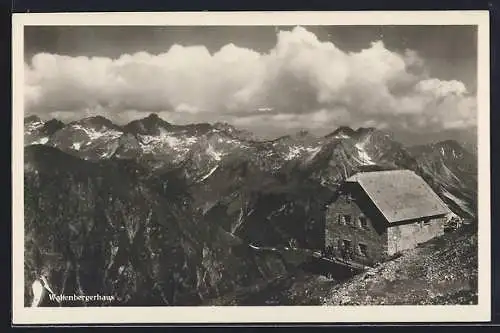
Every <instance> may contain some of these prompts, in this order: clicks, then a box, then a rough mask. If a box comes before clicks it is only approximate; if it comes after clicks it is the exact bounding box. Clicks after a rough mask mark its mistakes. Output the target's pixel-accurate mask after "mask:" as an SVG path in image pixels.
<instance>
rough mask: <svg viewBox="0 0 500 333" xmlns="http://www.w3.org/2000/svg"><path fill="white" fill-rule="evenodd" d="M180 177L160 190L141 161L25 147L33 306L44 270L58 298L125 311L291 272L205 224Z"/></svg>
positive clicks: (166, 180)
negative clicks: (79, 297)
mask: <svg viewBox="0 0 500 333" xmlns="http://www.w3.org/2000/svg"><path fill="white" fill-rule="evenodd" d="M174 176H175V175H164V176H163V178H162V180H163V183H159V182H158V179H149V178H147V173H145V172H144V170H143V168H141V166H140V165H138V164H136V163H135V162H133V161H123V160H110V161H104V162H99V163H91V162H87V161H83V160H81V159H78V158H76V157H73V156H71V155H69V154H66V153H64V152H62V151H60V150H58V149H55V148H52V147H48V146H42V145H32V146H29V147H26V148H25V203H24V205H25V232H26V234H25V242H26V244H25V248H26V261H25V276H26V296H27V299H26V301H28V299H29V297H30V288H29V286H30V281H33V279H34V277H35V276H36V275H37V274H40V272H41V271H46V272H50V281H51V284H52V287H53V289H54V291H55V292H56V293H69V294H71V293H72V292H80V293H83V294H86V295H93V294H96V293H99V294H108V295H114V296H115V297H116V302H117V304H122V305H155V304H158V305H172V304H177V305H182V304H184V305H187V304H198V303H199V302H200V301H201V300H202V299H204V298H210V297H216V296H219V295H220V294H221V293H224V292H227V291H229V290H231V289H232V288H234V287H235V286H239V285H245V284H249V283H251V282H252V281H255V280H257V279H264V280H265V279H269V278H272V277H273V276H274V275H276V274H281V273H283V270H284V269H285V268H284V266H283V262H282V261H280V259H279V258H272V257H271V258H266V257H262V256H260V255H255V254H253V253H252V252H251V251H248V249H246V246H245V245H244V244H242V242H241V241H240V240H239V239H238V238H237V237H234V236H232V235H230V234H228V233H227V232H225V231H223V230H222V229H221V228H219V227H217V226H215V225H211V224H208V223H204V222H203V221H202V219H201V217H199V216H198V215H197V214H196V213H195V212H194V211H192V209H191V207H190V203H189V201H188V200H187V199H188V198H189V195H188V194H187V193H185V192H184V191H183V188H185V187H183V186H182V180H180V179H175V178H174ZM175 184H177V185H175ZM169 187H173V188H172V190H170V189H168V188H169ZM162 191H163V192H162ZM165 192H167V193H169V195H165Z"/></svg>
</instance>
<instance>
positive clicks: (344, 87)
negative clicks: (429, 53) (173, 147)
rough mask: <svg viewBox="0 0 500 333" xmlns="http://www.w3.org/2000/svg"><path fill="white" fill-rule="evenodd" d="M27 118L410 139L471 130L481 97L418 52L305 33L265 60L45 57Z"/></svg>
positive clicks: (194, 52) (236, 52)
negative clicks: (367, 131) (151, 121)
mask: <svg viewBox="0 0 500 333" xmlns="http://www.w3.org/2000/svg"><path fill="white" fill-rule="evenodd" d="M24 94H25V95H24V96H25V109H26V112H27V113H38V114H47V115H58V116H61V117H62V118H71V117H74V118H79V117H81V116H82V115H88V114H93V113H94V114H95V113H100V114H104V115H105V116H108V117H110V118H112V119H120V120H122V121H123V120H125V119H126V116H125V115H130V114H133V115H136V116H137V115H140V114H142V113H149V112H158V113H161V114H165V115H166V117H167V118H170V119H173V120H181V121H182V120H184V122H190V121H219V120H223V121H225V120H228V121H231V122H233V123H235V124H236V125H242V126H246V127H250V128H268V127H269V128H273V127H274V128H280V127H281V128H289V129H296V128H309V129H313V130H315V129H325V128H330V129H331V128H332V127H335V126H338V125H350V126H361V125H363V124H367V123H370V124H374V125H375V126H381V127H388V128H391V127H392V128H399V129H400V128H407V129H408V130H414V131H424V132H425V131H436V130H440V129H466V128H469V127H474V126H475V123H476V98H475V97H474V96H472V95H470V94H469V93H468V91H467V88H466V86H465V85H464V84H463V83H462V82H459V81H455V80H451V81H446V80H440V79H438V78H433V77H432V76H431V75H429V74H428V72H427V70H426V68H425V61H424V59H421V58H420V57H419V56H418V54H417V53H416V52H414V51H411V50H407V51H406V52H404V53H402V54H400V53H397V52H394V51H391V50H389V49H387V48H386V47H385V46H384V43H383V42H382V41H374V42H373V43H372V44H371V45H367V47H366V48H365V49H364V50H361V51H359V52H347V51H344V50H341V49H339V48H338V47H337V46H336V45H335V44H333V43H331V42H325V41H320V40H318V38H317V37H316V36H315V35H314V34H313V33H311V32H309V31H307V30H306V29H304V28H302V27H296V28H294V29H293V30H291V31H280V32H279V33H278V35H277V42H276V45H275V46H274V47H273V48H272V49H271V50H270V51H269V52H267V53H259V52H256V51H254V50H250V49H246V48H242V47H238V46H236V45H234V44H228V45H225V46H224V47H222V48H221V49H220V50H218V51H217V52H215V53H210V52H209V51H208V49H207V48H206V47H204V46H189V47H185V46H181V45H173V46H172V47H171V48H170V49H168V50H166V51H165V52H164V53H161V54H157V55H153V54H149V53H147V52H139V53H136V54H124V55H122V56H120V57H119V58H117V59H110V58H105V57H70V56H63V55H57V54H48V53H39V54H36V55H35V56H33V58H32V59H28V63H26V64H25V87H24Z"/></svg>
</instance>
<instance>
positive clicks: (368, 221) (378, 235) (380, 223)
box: [324, 170, 451, 264]
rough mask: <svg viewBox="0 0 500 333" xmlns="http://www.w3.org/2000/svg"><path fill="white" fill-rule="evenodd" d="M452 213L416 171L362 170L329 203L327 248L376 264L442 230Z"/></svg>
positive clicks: (330, 252)
mask: <svg viewBox="0 0 500 333" xmlns="http://www.w3.org/2000/svg"><path fill="white" fill-rule="evenodd" d="M450 213H451V211H450V210H449V208H448V207H447V206H446V204H445V203H444V202H443V201H442V200H441V199H440V198H439V196H438V195H437V194H436V193H435V192H434V191H433V190H432V189H431V188H430V186H429V185H428V184H427V183H426V182H425V181H424V180H423V179H422V178H421V177H420V176H418V175H417V174H415V173H414V172H413V171H410V170H389V171H372V172H360V173H357V174H355V175H353V176H352V177H350V178H348V179H346V180H345V182H344V183H343V184H342V185H341V186H340V189H339V191H338V193H337V195H336V196H335V198H334V199H333V201H332V202H331V203H330V204H329V205H328V207H327V208H326V215H325V218H326V219H325V238H324V239H325V249H324V251H325V253H326V254H327V255H328V256H331V257H337V258H343V259H347V260H351V261H355V262H360V263H363V264H371V263H374V262H377V261H379V260H380V259H382V258H383V257H385V256H391V255H393V254H395V253H397V252H399V251H402V250H406V249H410V248H414V247H416V246H417V245H418V244H419V243H423V242H426V241H428V240H430V239H432V238H434V237H437V236H440V235H442V234H443V233H444V223H445V221H446V218H447V215H448V214H450Z"/></svg>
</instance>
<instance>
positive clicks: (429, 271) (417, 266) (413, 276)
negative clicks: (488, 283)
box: [324, 230, 478, 305]
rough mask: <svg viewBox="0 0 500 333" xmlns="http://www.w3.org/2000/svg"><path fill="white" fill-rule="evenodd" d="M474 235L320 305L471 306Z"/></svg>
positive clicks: (427, 248)
mask: <svg viewBox="0 0 500 333" xmlns="http://www.w3.org/2000/svg"><path fill="white" fill-rule="evenodd" d="M477 259H478V256H477V234H476V233H475V232H473V231H467V230H460V231H457V232H454V233H450V234H446V235H445V236H443V237H440V238H437V239H434V240H432V241H430V242H427V243H425V244H422V245H421V246H419V247H417V248H416V249H412V250H409V251H406V252H405V253H403V255H402V256H401V257H399V258H396V259H394V260H391V261H388V262H385V263H383V264H381V265H380V266H378V267H375V268H373V269H370V270H369V271H367V272H365V273H362V274H359V275H357V276H355V277H353V278H352V279H350V280H349V281H346V282H345V283H342V284H340V285H338V286H336V287H335V288H334V289H333V290H331V291H330V293H329V295H327V296H326V298H325V299H324V304H325V305H379V304H391V305H400V304H409V305H422V304H435V305H445V304H477Z"/></svg>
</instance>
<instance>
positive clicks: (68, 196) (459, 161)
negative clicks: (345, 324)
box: [24, 114, 477, 305]
mask: <svg viewBox="0 0 500 333" xmlns="http://www.w3.org/2000/svg"><path fill="white" fill-rule="evenodd" d="M24 131H25V136H24V141H25V158H24V168H25V169H24V170H25V176H24V177H25V185H24V186H25V202H24V206H25V241H26V245H25V247H26V263H25V277H26V278H25V280H26V283H27V285H26V295H27V297H28V298H29V293H30V291H29V281H32V280H33V278H34V277H35V276H36V274H39V272H40V271H41V270H45V271H49V272H50V273H51V281H52V282H51V283H52V284H53V289H57V290H58V291H59V292H61V293H63V292H68V293H69V292H72V291H75V290H80V291H84V292H85V294H95V293H97V292H99V293H101V294H102V293H104V292H107V293H108V294H113V295H115V296H116V298H117V304H121V305H194V304H201V303H203V302H205V301H206V300H207V299H210V298H214V297H220V296H221V295H223V294H224V293H227V292H230V291H232V290H235V289H237V288H240V287H244V286H248V285H252V284H255V283H257V282H258V281H269V280H272V279H274V278H277V277H279V276H282V275H284V274H289V273H290V272H291V271H293V270H295V269H297V267H296V266H295V265H293V263H291V262H290V260H288V259H287V258H284V257H283V256H280V255H278V254H276V253H262V252H259V251H255V250H253V247H256V246H257V247H258V246H273V247H280V246H281V247H284V246H287V245H288V244H289V242H290V241H291V240H294V242H296V244H297V246H299V247H302V248H309V249H315V248H318V247H319V246H320V245H319V244H320V243H321V237H320V236H319V235H320V234H321V228H322V227H321V225H322V221H323V219H324V209H325V206H326V205H327V204H328V201H329V199H330V198H331V197H332V195H333V194H334V192H335V190H336V187H337V185H338V184H339V183H340V182H341V181H342V180H343V179H345V178H346V177H349V176H350V175H352V174H354V173H356V172H357V171H362V170H377V169H394V168H406V169H411V170H414V171H415V172H416V173H418V174H419V175H421V176H422V177H423V178H424V179H425V180H426V181H427V182H428V183H429V184H430V185H431V187H432V188H433V189H434V190H435V191H436V193H438V195H439V196H440V197H441V198H442V199H443V200H444V201H445V202H446V203H447V204H448V205H449V207H450V208H451V209H452V211H453V212H454V213H455V214H456V215H458V216H460V217H463V218H465V219H468V220H474V219H475V218H476V211H477V204H476V201H477V162H476V156H475V155H474V154H473V153H470V152H468V151H467V150H465V149H464V148H463V147H461V146H460V145H459V144H458V143H457V142H455V141H443V142H437V143H433V144H429V145H423V146H413V147H406V146H404V145H402V144H400V143H399V142H398V141H397V140H395V139H394V138H393V137H392V135H391V134H390V133H386V132H384V131H380V130H377V129H375V128H359V129H351V128H349V127H340V128H338V129H336V130H333V131H332V132H331V133H330V134H328V135H326V136H323V137H316V136H314V135H312V134H310V133H308V132H305V131H302V132H299V133H296V134H293V135H287V136H283V137H280V138H277V139H274V140H259V139H258V138H255V137H254V136H253V135H252V134H251V133H248V132H246V131H243V130H240V129H237V128H235V127H234V126H231V125H229V124H225V123H216V124H207V123H202V124H189V125H174V124H171V123H168V122H166V121H165V120H163V119H161V118H160V117H158V116H157V115H155V114H151V115H149V116H148V117H145V118H143V119H139V120H135V121H132V122H130V123H128V124H126V125H124V126H119V125H116V124H114V123H113V122H111V121H110V120H108V119H106V118H104V117H100V116H97V117H89V118H84V119H81V120H77V121H74V122H70V123H67V124H64V123H62V122H60V121H58V120H55V119H53V120H49V121H43V120H41V119H40V118H38V117H36V116H30V117H26V118H25V128H24ZM315 230H316V232H315Z"/></svg>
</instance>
